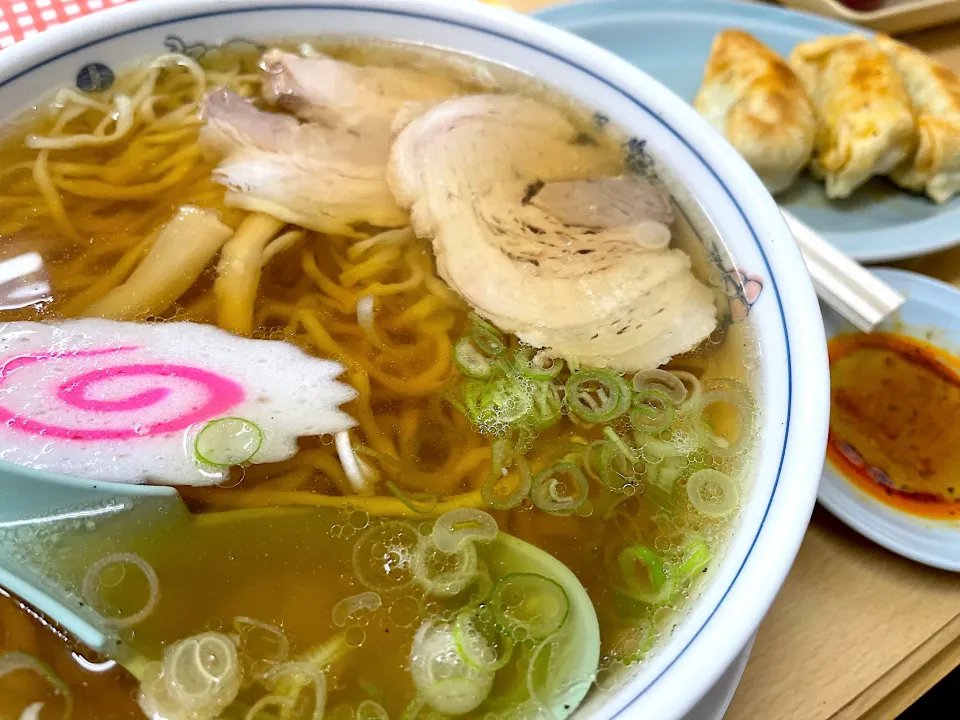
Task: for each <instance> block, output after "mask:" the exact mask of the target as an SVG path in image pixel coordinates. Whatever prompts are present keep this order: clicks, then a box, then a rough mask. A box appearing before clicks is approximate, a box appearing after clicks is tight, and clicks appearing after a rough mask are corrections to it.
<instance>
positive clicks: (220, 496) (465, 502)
mask: <svg viewBox="0 0 960 720" xmlns="http://www.w3.org/2000/svg"><path fill="white" fill-rule="evenodd" d="M181 493H182V494H184V495H185V496H187V497H188V498H191V499H194V500H200V501H201V502H205V503H208V504H209V505H211V506H213V507H221V508H256V507H265V506H284V505H305V506H310V507H339V508H356V509H357V510H362V511H364V512H367V513H369V514H370V515H378V516H382V517H414V518H416V517H423V514H422V513H417V512H414V511H413V510H412V509H410V508H409V507H407V505H406V504H405V503H404V502H403V501H402V500H400V499H399V498H396V497H386V496H382V495H370V496H360V495H349V496H337V495H318V494H317V493H312V492H298V491H292V492H277V491H274V492H261V491H259V490H258V491H255V492H249V491H244V492H223V491H212V490H208V489H205V488H193V487H185V488H181ZM484 505H485V503H484V500H483V498H482V497H481V496H480V493H479V492H478V491H473V492H468V493H462V494H460V495H452V496H451V497H449V498H446V499H444V500H442V501H440V502H438V503H437V505H436V506H435V507H434V508H433V509H432V510H431V511H430V514H431V515H438V514H442V513H445V512H446V511H448V510H455V509H456V508H479V507H484Z"/></svg>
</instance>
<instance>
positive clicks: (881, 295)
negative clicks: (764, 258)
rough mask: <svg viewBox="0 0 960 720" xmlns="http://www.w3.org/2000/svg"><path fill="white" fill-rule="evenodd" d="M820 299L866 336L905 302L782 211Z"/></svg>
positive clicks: (863, 268) (858, 265) (806, 226)
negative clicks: (865, 333)
mask: <svg viewBox="0 0 960 720" xmlns="http://www.w3.org/2000/svg"><path fill="white" fill-rule="evenodd" d="M780 211H781V212H782V213H783V219H784V220H786V221H787V227H788V228H790V232H792V233H793V237H794V238H796V241H797V245H799V246H800V252H801V253H803V259H804V261H805V262H806V264H807V272H809V273H810V279H811V280H813V287H814V289H816V291H817V296H818V297H819V298H820V299H821V300H823V301H824V302H825V303H826V304H827V305H829V306H830V307H832V308H833V309H834V310H836V311H837V312H838V313H840V315H842V316H843V317H844V318H845V319H846V320H848V321H849V322H851V323H853V324H854V325H856V327H857V328H859V329H860V330H862V331H863V332H867V333H868V332H872V331H873V330H874V328H876V327H877V325H879V324H880V323H881V322H883V320H884V319H886V318H887V317H888V316H889V315H890V314H891V313H893V312H896V311H897V310H898V309H899V308H900V306H901V305H903V303H904V301H905V300H906V298H904V296H903V295H901V294H900V293H899V292H897V291H896V290H894V289H893V288H892V287H890V286H889V285H887V284H886V283H885V282H883V281H882V280H880V279H879V278H878V277H877V276H876V275H874V274H873V273H871V272H870V271H869V270H867V269H866V268H865V267H863V266H862V265H860V264H859V263H857V262H856V261H855V260H853V259H852V258H850V257H847V256H846V255H844V254H843V253H842V252H840V251H839V250H837V249H836V248H835V247H834V246H833V245H831V244H830V243H828V242H827V241H826V240H825V239H824V238H823V237H821V236H820V235H819V234H818V233H817V232H816V231H815V230H814V229H813V228H811V227H809V226H808V225H806V224H804V223H803V222H801V221H800V220H799V219H798V218H796V217H795V216H794V215H792V214H791V213H789V212H787V211H786V210H784V209H783V208H781V209H780Z"/></svg>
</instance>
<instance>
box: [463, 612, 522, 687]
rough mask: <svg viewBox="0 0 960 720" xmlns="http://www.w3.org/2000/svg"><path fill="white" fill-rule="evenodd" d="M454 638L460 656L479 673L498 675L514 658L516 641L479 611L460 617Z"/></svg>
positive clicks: (490, 618) (484, 613)
mask: <svg viewBox="0 0 960 720" xmlns="http://www.w3.org/2000/svg"><path fill="white" fill-rule="evenodd" d="M453 635H454V637H455V638H456V641H457V650H458V651H459V652H460V655H461V656H463V659H464V660H466V661H467V664H469V665H471V666H473V667H475V668H477V669H478V670H486V671H488V672H495V671H497V670H499V669H500V668H502V667H503V666H505V665H506V664H507V662H509V660H510V656H511V655H512V654H513V648H514V641H513V638H511V637H510V636H509V635H508V634H506V633H504V632H503V630H502V629H501V628H499V627H498V626H497V624H496V622H495V621H494V620H493V618H492V617H490V616H489V615H488V614H487V613H486V612H484V611H482V610H480V609H478V608H468V609H466V610H463V611H462V612H461V613H460V614H459V615H457V619H456V621H455V622H454V624H453Z"/></svg>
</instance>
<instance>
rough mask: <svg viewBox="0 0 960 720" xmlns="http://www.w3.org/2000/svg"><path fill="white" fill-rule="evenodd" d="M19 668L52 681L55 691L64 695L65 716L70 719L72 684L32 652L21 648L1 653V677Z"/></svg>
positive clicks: (71, 712)
mask: <svg viewBox="0 0 960 720" xmlns="http://www.w3.org/2000/svg"><path fill="white" fill-rule="evenodd" d="M19 670H27V671H29V672H33V673H36V674H37V675H39V676H40V677H41V678H43V679H44V680H46V681H47V682H48V683H50V685H51V687H53V691H54V692H55V693H56V694H57V695H60V696H62V697H63V718H64V720H68V718H69V717H70V716H71V715H72V714H73V693H71V692H70V686H69V685H67V683H65V682H64V681H63V680H62V679H61V678H60V676H59V675H57V674H56V673H55V672H54V671H53V668H51V667H50V666H49V665H47V664H46V663H45V662H43V660H40V659H39V658H36V657H34V656H33V655H31V654H30V653H25V652H21V651H19V650H11V651H8V652H5V653H0V678H3V677H6V676H7V675H10V674H11V673H15V672H17V671H19Z"/></svg>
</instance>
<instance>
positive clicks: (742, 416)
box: [689, 380, 754, 457]
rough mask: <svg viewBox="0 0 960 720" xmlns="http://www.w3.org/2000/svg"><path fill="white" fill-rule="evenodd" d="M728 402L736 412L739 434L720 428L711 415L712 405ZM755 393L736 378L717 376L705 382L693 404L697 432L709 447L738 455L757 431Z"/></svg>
mask: <svg viewBox="0 0 960 720" xmlns="http://www.w3.org/2000/svg"><path fill="white" fill-rule="evenodd" d="M714 405H716V406H718V407H721V408H722V407H723V406H726V407H727V408H729V409H732V410H733V412H734V413H735V414H736V418H737V419H736V422H737V427H736V438H735V439H731V438H728V437H726V436H724V435H721V434H719V433H717V432H716V430H715V428H714V423H713V422H711V417H708V413H709V412H710V410H709V409H710V407H711V406H714ZM753 410H754V408H753V397H752V396H751V394H750V391H749V390H748V389H747V388H746V387H745V386H744V385H742V384H741V383H738V382H736V381H734V380H714V381H711V382H708V383H706V384H704V387H703V392H702V393H701V394H700V395H699V397H697V399H696V401H695V402H693V403H691V404H690V409H689V414H690V416H691V418H692V424H693V428H694V432H696V434H697V437H698V439H699V440H700V444H701V446H702V447H704V448H705V449H706V450H707V451H709V452H710V453H712V454H714V455H718V456H720V457H731V456H733V455H736V454H737V453H738V452H739V451H740V448H741V447H742V446H743V445H744V444H745V443H746V442H747V440H748V438H749V437H750V435H751V434H752V432H753V416H754V412H753Z"/></svg>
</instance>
